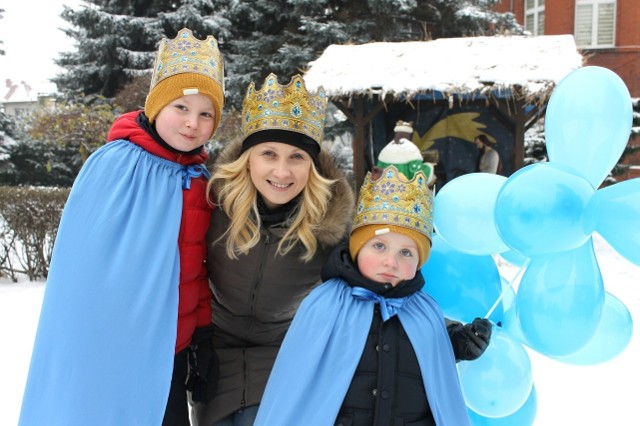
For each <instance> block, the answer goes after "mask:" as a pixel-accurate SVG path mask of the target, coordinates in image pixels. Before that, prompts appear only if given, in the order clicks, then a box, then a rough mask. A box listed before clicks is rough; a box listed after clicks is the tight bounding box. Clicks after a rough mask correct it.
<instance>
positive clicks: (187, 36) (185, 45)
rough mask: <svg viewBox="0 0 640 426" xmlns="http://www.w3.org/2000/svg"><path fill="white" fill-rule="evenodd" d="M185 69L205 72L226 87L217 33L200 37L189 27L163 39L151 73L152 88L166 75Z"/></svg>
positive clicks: (182, 71) (183, 71) (197, 72)
mask: <svg viewBox="0 0 640 426" xmlns="http://www.w3.org/2000/svg"><path fill="white" fill-rule="evenodd" d="M182 73H194V74H202V75H204V76H206V77H209V78H211V79H213V80H215V81H216V82H217V83H218V84H219V85H220V87H222V89H223V90H224V62H223V59H222V54H221V53H220V49H219V48H218V41H217V40H216V39H215V38H214V37H213V36H208V37H207V38H206V39H204V40H198V39H197V38H195V37H194V36H193V33H192V32H191V30H190V29H188V28H183V29H181V30H180V31H178V34H177V35H176V38H174V39H173V40H169V39H166V38H164V39H162V41H161V42H160V47H159V48H158V54H157V56H156V61H155V65H154V67H153V76H152V77H151V90H152V89H153V88H154V87H155V86H156V85H157V84H158V83H160V82H161V81H162V80H164V79H165V78H168V77H171V76H172V75H176V74H182Z"/></svg>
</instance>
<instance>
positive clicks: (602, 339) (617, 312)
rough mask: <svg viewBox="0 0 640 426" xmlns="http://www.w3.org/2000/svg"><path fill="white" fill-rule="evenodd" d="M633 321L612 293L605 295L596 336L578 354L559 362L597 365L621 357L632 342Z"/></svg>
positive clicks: (559, 358)
mask: <svg viewBox="0 0 640 426" xmlns="http://www.w3.org/2000/svg"><path fill="white" fill-rule="evenodd" d="M632 335H633V320H632V319H631V314H630V313H629V310H628V309H627V307H626V306H625V305H624V303H622V301H620V299H618V298H616V297H615V296H613V295H612V294H610V293H606V294H605V298H604V307H603V309H602V317H601V318H600V324H599V325H598V328H597V329H596V332H595V334H594V336H593V337H592V338H591V340H589V343H587V345H586V346H584V347H583V348H581V349H580V350H579V351H578V352H575V353H573V354H571V355H567V356H564V357H555V359H557V360H558V361H561V362H564V363H566V364H571V365H596V364H601V363H603V362H606V361H609V360H612V359H613V358H615V357H617V356H618V355H620V354H621V353H622V352H623V351H624V349H625V348H626V347H627V345H628V344H629V342H630V341H631V336H632Z"/></svg>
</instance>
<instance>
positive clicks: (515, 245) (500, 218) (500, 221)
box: [495, 163, 595, 257]
mask: <svg viewBox="0 0 640 426" xmlns="http://www.w3.org/2000/svg"><path fill="white" fill-rule="evenodd" d="M594 192H595V190H594V189H593V188H592V187H591V185H590V184H589V182H587V180H586V179H584V178H583V177H580V176H579V175H576V174H575V173H574V172H573V171H572V170H571V169H569V168H567V167H566V166H561V165H556V164H553V163H536V164H531V165H529V166H527V167H524V168H522V169H520V170H518V171H517V172H516V173H514V174H513V175H511V177H509V179H507V182H506V183H505V184H504V185H503V186H502V189H501V190H500V193H499V194H498V199H497V201H496V208H495V223H496V227H497V229H498V233H499V234H500V236H501V237H502V240H503V241H504V242H505V243H507V245H508V246H509V247H511V248H512V249H514V250H516V251H518V252H520V253H521V254H523V255H525V256H527V257H534V256H541V255H546V254H549V253H557V252H561V251H566V250H571V249H574V248H576V247H579V246H581V245H582V244H584V243H585V242H586V241H587V240H588V239H589V238H590V237H591V234H592V233H593V230H594V227H595V223H592V222H593V221H592V220H589V219H590V218H591V217H590V216H589V215H587V214H586V209H587V204H588V203H589V200H590V199H591V197H592V196H593V194H594Z"/></svg>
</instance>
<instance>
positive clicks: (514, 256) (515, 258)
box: [500, 250, 529, 266]
mask: <svg viewBox="0 0 640 426" xmlns="http://www.w3.org/2000/svg"><path fill="white" fill-rule="evenodd" d="M500 257H502V258H503V259H504V260H506V261H507V262H509V263H510V264H512V265H515V266H522V265H524V264H525V263H526V262H527V261H528V260H529V258H528V257H527V256H525V255H524V254H522V253H518V252H517V251H516V250H507V251H503V252H501V253H500Z"/></svg>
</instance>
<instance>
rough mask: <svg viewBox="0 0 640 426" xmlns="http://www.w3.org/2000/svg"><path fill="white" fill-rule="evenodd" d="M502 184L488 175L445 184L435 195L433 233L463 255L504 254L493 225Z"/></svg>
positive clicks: (496, 178) (493, 175) (501, 242)
mask: <svg viewBox="0 0 640 426" xmlns="http://www.w3.org/2000/svg"><path fill="white" fill-rule="evenodd" d="M506 180H507V178H506V177H504V176H500V175H495V174H491V173H469V174H466V175H462V176H460V177H457V178H456V179H454V180H452V181H451V182H449V183H447V184H446V185H445V186H443V187H442V189H441V190H440V191H438V192H437V193H436V198H435V207H434V214H433V218H434V219H433V220H434V226H435V229H436V232H438V234H440V236H441V237H442V239H444V240H445V241H446V242H447V243H449V244H450V245H451V246H452V247H454V248H455V249H456V250H458V251H461V252H463V253H469V254H479V255H482V254H494V253H499V252H502V251H505V250H507V249H508V247H507V246H506V245H505V243H504V242H503V241H502V239H501V238H500V235H498V231H497V229H496V225H495V222H494V207H495V203H496V198H497V196H498V191H500V188H501V187H502V185H503V184H504V182H505V181H506Z"/></svg>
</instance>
